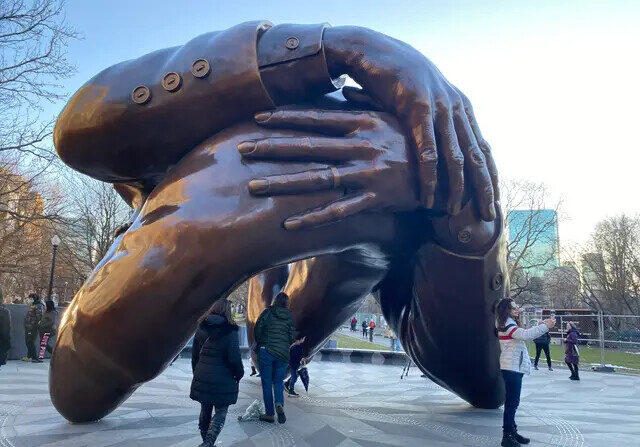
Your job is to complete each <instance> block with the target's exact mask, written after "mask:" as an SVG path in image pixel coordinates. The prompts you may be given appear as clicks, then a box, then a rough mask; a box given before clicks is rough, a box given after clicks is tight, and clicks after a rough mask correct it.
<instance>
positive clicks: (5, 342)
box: [0, 290, 11, 366]
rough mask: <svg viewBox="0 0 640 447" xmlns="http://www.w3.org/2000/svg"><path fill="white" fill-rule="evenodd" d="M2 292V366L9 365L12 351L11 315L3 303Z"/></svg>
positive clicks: (0, 317) (0, 331)
mask: <svg viewBox="0 0 640 447" xmlns="http://www.w3.org/2000/svg"><path fill="white" fill-rule="evenodd" d="M2 298H3V297H2V290H0V366H2V365H4V364H6V363H7V355H8V354H9V349H11V314H10V313H9V309H7V308H6V307H5V306H4V304H3V303H2Z"/></svg>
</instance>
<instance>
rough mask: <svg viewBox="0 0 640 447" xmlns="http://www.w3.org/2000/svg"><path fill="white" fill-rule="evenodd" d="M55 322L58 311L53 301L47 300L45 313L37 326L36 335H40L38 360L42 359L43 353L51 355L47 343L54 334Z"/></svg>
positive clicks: (55, 329)
mask: <svg viewBox="0 0 640 447" xmlns="http://www.w3.org/2000/svg"><path fill="white" fill-rule="evenodd" d="M57 321H58V311H57V310H56V305H55V303H54V302H53V301H51V300H48V301H47V303H46V310H45V313H44V315H43V316H42V319H41V320H40V324H39V325H38V333H39V335H40V355H39V356H38V358H39V359H40V360H42V359H44V354H45V352H48V353H49V354H51V353H52V349H51V346H49V341H50V340H51V338H52V337H53V336H54V335H55V334H56V331H57V328H56V323H57Z"/></svg>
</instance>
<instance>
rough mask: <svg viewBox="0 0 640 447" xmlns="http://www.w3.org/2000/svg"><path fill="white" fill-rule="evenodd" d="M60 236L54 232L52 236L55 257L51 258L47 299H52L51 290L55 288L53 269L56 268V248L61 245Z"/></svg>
mask: <svg viewBox="0 0 640 447" xmlns="http://www.w3.org/2000/svg"><path fill="white" fill-rule="evenodd" d="M60 242H62V241H61V240H60V238H59V237H58V235H57V234H54V235H53V237H52V238H51V245H53V257H52V258H51V274H50V275H49V291H48V292H47V301H49V300H51V291H52V289H53V270H54V269H55V268H56V250H57V249H58V245H60Z"/></svg>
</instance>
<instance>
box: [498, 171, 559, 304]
mask: <svg viewBox="0 0 640 447" xmlns="http://www.w3.org/2000/svg"><path fill="white" fill-rule="evenodd" d="M501 191H502V203H501V205H502V209H503V211H504V215H505V217H506V220H507V222H506V223H507V229H508V243H507V262H508V267H509V279H510V284H511V290H510V292H511V295H512V296H514V297H515V296H520V299H521V300H523V301H524V302H526V303H537V302H540V301H541V299H542V293H543V284H542V280H541V279H540V278H541V277H542V276H543V275H544V272H545V271H546V270H550V269H552V268H554V267H557V265H558V262H557V261H558V251H559V246H558V235H557V225H558V213H559V209H560V205H561V202H560V201H558V202H557V203H555V204H554V205H553V207H552V208H548V207H547V202H548V191H547V188H546V186H545V185H544V184H542V183H534V182H528V181H521V180H505V181H503V182H502V184H501Z"/></svg>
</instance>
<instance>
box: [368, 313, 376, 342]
mask: <svg viewBox="0 0 640 447" xmlns="http://www.w3.org/2000/svg"><path fill="white" fill-rule="evenodd" d="M375 328H376V322H375V321H373V318H372V319H371V321H370V322H369V341H370V342H372V343H373V331H374V330H375Z"/></svg>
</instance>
